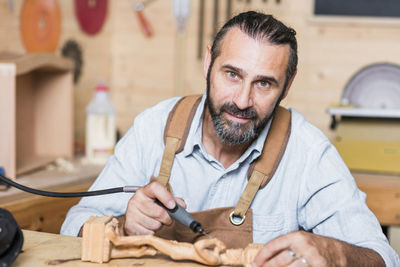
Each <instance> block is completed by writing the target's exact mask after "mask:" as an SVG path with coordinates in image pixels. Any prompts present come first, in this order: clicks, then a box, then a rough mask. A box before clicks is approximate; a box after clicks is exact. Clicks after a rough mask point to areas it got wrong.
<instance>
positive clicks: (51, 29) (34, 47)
mask: <svg viewBox="0 0 400 267" xmlns="http://www.w3.org/2000/svg"><path fill="white" fill-rule="evenodd" d="M20 27H21V35H22V41H23V44H24V46H25V49H26V51H27V52H30V53H33V52H55V51H56V49H57V45H58V41H59V39H60V35H61V9H60V7H59V4H58V1H57V0H48V1H47V0H26V1H24V4H23V6H22V10H21V14H20Z"/></svg>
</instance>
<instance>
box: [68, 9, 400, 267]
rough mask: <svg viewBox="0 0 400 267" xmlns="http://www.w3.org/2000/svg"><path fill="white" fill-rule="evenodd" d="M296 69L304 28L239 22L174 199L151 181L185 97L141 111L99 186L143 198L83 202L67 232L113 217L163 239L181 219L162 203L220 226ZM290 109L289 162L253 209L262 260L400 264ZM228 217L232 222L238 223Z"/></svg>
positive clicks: (179, 168)
mask: <svg viewBox="0 0 400 267" xmlns="http://www.w3.org/2000/svg"><path fill="white" fill-rule="evenodd" d="M296 66H297V42H296V39H295V31H294V30H293V29H291V28H288V27H286V26H285V25H283V24H282V23H281V22H279V21H278V20H276V19H275V18H273V17H272V16H270V15H264V14H260V13H256V12H246V13H242V14H239V15H238V16H236V17H234V18H233V19H231V20H230V21H229V22H227V23H226V24H225V25H224V27H223V28H222V29H221V30H220V32H219V33H218V34H217V36H216V38H215V40H214V43H213V46H212V47H208V50H207V54H206V57H205V61H204V76H205V77H206V78H207V93H206V94H205V95H204V96H203V97H202V99H201V102H200V104H199V106H198V108H197V109H196V113H195V115H194V118H193V120H192V122H191V125H190V130H189V134H188V137H187V140H186V143H185V146H184V148H183V150H182V151H181V152H179V153H177V154H176V155H175V158H174V163H173V166H172V169H171V175H170V179H169V184H170V186H171V188H172V192H173V194H171V193H170V192H169V191H168V190H167V189H166V188H165V187H164V186H162V185H161V184H160V183H158V182H154V181H153V182H150V178H151V177H157V176H158V174H159V172H160V165H161V161H162V156H163V150H164V136H163V135H164V128H165V125H166V123H167V117H168V113H169V112H170V111H171V110H172V109H173V107H174V106H175V104H176V102H177V101H178V98H173V99H169V100H166V101H163V102H161V103H159V104H158V105H156V106H155V107H152V108H150V109H148V110H146V111H144V112H143V113H142V114H140V115H138V116H137V118H136V119H135V122H134V124H133V126H132V128H131V129H130V130H129V131H128V132H127V134H126V135H125V136H124V138H123V139H122V140H121V141H120V142H119V143H118V145H117V146H116V149H115V154H114V155H113V156H112V157H111V158H110V159H109V161H108V163H107V165H106V166H105V168H104V170H103V171H102V173H101V174H100V176H99V178H98V179H97V180H96V181H95V183H94V184H93V186H92V187H91V189H92V190H94V189H104V188H109V187H115V186H125V185H141V186H144V187H143V188H141V189H140V190H138V191H137V192H136V193H135V194H134V195H133V196H131V195H127V194H125V195H124V194H115V195H110V196H102V197H93V198H84V199H82V200H81V202H80V203H79V204H78V205H77V206H75V207H73V208H72V209H71V210H70V211H69V213H68V216H67V218H66V220H65V222H64V224H63V227H62V230H61V232H62V233H63V234H70V235H77V234H78V233H79V231H80V229H81V226H82V225H83V223H84V222H85V221H86V220H87V219H88V218H89V216H91V215H96V216H103V215H113V216H117V217H120V219H121V222H123V223H124V231H125V233H126V234H128V235H138V234H153V233H156V234H157V233H158V232H159V230H160V228H163V227H164V226H167V225H170V224H171V223H172V220H171V218H170V217H169V215H168V214H167V212H166V211H165V210H164V209H163V208H161V207H160V206H159V205H157V204H156V203H155V200H156V199H158V200H159V201H160V202H162V203H163V204H164V205H165V206H167V207H168V208H173V207H174V206H175V205H176V203H178V204H179V205H181V206H182V207H184V208H187V210H188V211H190V212H195V211H201V212H204V214H205V218H208V220H209V221H213V220H215V217H211V215H210V214H211V213H210V212H211V211H212V212H215V211H217V214H220V212H219V209H224V207H230V206H233V207H235V206H236V205H237V203H238V202H240V201H241V195H242V192H243V191H244V190H246V188H247V187H246V186H247V172H248V170H249V166H250V163H252V162H253V161H258V159H259V158H260V157H261V156H260V154H261V152H262V150H263V146H264V142H265V141H266V142H268V138H266V137H267V135H268V134H269V131H270V130H271V129H272V128H273V127H275V126H271V125H272V124H273V123H271V121H273V118H274V117H276V118H278V113H277V112H276V111H277V110H278V109H277V106H278V105H279V103H280V101H281V100H282V99H283V98H285V97H286V95H287V94H288V91H289V88H290V86H291V84H292V82H293V79H294V77H295V74H296ZM290 113H291V121H290V122H291V126H290V137H289V139H288V142H287V146H286V150H285V152H284V154H283V156H282V158H281V160H280V163H279V162H278V163H279V166H278V167H277V169H276V170H275V173H274V175H273V177H272V178H271V179H270V181H269V182H268V184H267V185H266V186H265V187H261V188H260V189H259V190H258V191H256V195H255V196H254V198H253V199H252V200H251V201H250V203H251V208H250V209H249V213H246V216H241V219H243V220H244V222H245V223H249V221H250V229H251V230H250V240H251V242H254V243H264V244H265V246H264V248H263V249H262V250H261V251H260V253H259V254H258V255H257V257H256V259H255V262H254V266H307V265H310V266H385V264H386V266H399V260H398V256H397V254H396V253H395V252H394V251H393V249H392V248H391V247H390V246H389V245H388V242H387V240H386V238H385V236H384V235H383V234H382V231H381V228H380V225H379V223H378V221H377V220H376V218H375V217H374V215H373V214H372V213H371V212H370V211H369V209H368V208H367V206H366V204H365V194H363V193H362V192H360V191H359V190H358V189H357V186H356V184H355V182H354V179H353V178H352V177H351V174H350V172H349V171H348V169H347V168H346V166H345V164H344V163H343V161H342V160H341V159H340V156H339V155H338V153H337V151H336V150H335V149H334V147H333V146H332V145H331V144H330V143H329V141H328V140H327V138H326V137H325V136H324V135H323V134H322V133H321V132H320V131H319V130H317V129H316V128H315V127H313V126H312V125H310V124H309V123H308V122H307V121H305V119H304V117H302V116H301V115H300V114H299V113H298V112H296V111H295V110H291V112H290ZM277 120H278V119H277ZM274 129H275V128H274ZM271 132H272V130H271ZM268 136H269V135H268ZM274 142H275V141H273V142H272V143H274ZM266 144H267V143H266ZM269 152H270V151H266V152H263V155H264V154H265V153H267V154H268V153H269ZM271 154H272V153H271ZM267 156H268V155H267ZM250 210H251V211H250ZM213 214H214V213H213ZM222 217H223V218H222V221H221V222H222V223H225V221H228V218H227V217H226V216H225V217H224V216H222ZM239 217H240V216H239ZM216 224H218V223H216ZM232 224H233V222H232ZM210 225H211V226H210V227H205V229H206V231H208V229H211V228H212V226H213V225H212V223H211V224H210ZM216 226H217V227H216V229H217V228H218V227H219V226H220V225H219V224H218V225H216ZM227 227H228V228H229V227H231V228H230V229H228V232H229V231H231V230H232V229H233V231H231V232H229V233H230V236H238V235H239V236H241V235H242V234H243V235H246V231H242V232H240V234H236V232H235V229H239V228H235V227H236V226H227ZM238 231H239V230H238ZM240 231H241V230H240ZM217 232H218V230H216V234H217ZM238 233H239V232H238ZM233 245H234V244H233Z"/></svg>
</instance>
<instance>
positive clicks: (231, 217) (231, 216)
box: [229, 211, 246, 226]
mask: <svg viewBox="0 0 400 267" xmlns="http://www.w3.org/2000/svg"><path fill="white" fill-rule="evenodd" d="M234 212H235V211H232V212H231V214H229V220H230V221H231V223H232V224H233V225H236V226H239V225H241V224H242V223H243V222H244V220H245V219H246V215H243V217H240V215H236V214H234ZM238 218H240V220H239V221H238V220H237V219H238Z"/></svg>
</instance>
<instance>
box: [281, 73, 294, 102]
mask: <svg viewBox="0 0 400 267" xmlns="http://www.w3.org/2000/svg"><path fill="white" fill-rule="evenodd" d="M296 74H297V70H296V72H295V73H294V74H293V76H292V78H290V81H289V82H288V84H287V86H286V89H285V93H284V94H283V97H282V99H284V98H285V97H286V96H287V95H288V93H289V89H290V87H291V86H292V83H293V80H294V78H295V77H296Z"/></svg>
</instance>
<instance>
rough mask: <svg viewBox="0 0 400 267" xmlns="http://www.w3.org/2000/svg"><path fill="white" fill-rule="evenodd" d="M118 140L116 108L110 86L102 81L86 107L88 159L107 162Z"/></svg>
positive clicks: (100, 162)
mask: <svg viewBox="0 0 400 267" xmlns="http://www.w3.org/2000/svg"><path fill="white" fill-rule="evenodd" d="M115 142H116V126H115V108H114V107H113V105H112V103H111V100H110V98H109V95H108V88H107V86H105V85H104V82H102V81H100V82H99V84H98V85H97V87H96V92H95V94H94V96H93V98H92V100H91V101H90V103H89V105H88V106H87V107H86V159H87V161H88V162H89V163H94V164H105V163H106V161H107V158H108V156H110V155H111V154H112V153H113V152H114V146H115Z"/></svg>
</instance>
